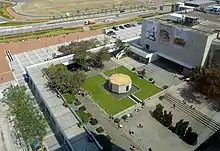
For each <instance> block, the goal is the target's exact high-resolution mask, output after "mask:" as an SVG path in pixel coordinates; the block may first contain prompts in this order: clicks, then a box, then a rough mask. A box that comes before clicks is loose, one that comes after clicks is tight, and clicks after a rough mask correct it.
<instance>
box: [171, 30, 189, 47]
mask: <svg viewBox="0 0 220 151" xmlns="http://www.w3.org/2000/svg"><path fill="white" fill-rule="evenodd" d="M187 39H188V31H186V30H183V29H178V28H177V29H176V30H175V35H174V40H173V43H174V44H175V45H177V46H181V47H184V46H185V44H186V41H187Z"/></svg>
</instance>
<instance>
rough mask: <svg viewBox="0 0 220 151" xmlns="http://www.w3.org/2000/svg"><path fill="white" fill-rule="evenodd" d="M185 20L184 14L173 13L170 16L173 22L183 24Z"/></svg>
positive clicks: (169, 18)
mask: <svg viewBox="0 0 220 151" xmlns="http://www.w3.org/2000/svg"><path fill="white" fill-rule="evenodd" d="M184 19H185V15H184V14H177V13H173V14H170V15H169V16H168V20H170V21H173V22H182V21H183V20H184Z"/></svg>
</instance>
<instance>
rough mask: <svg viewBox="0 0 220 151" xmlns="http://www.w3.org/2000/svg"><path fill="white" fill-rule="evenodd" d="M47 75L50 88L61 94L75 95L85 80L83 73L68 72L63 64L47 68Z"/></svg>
mask: <svg viewBox="0 0 220 151" xmlns="http://www.w3.org/2000/svg"><path fill="white" fill-rule="evenodd" d="M47 75H48V77H49V78H50V81H49V86H50V88H51V89H52V90H55V89H57V90H58V91H60V92H61V93H72V94H75V93H76V92H77V91H78V90H79V88H80V87H81V85H82V84H83V83H84V81H85V80H86V76H85V74H84V73H83V72H70V71H69V70H68V69H67V67H66V66H65V65H63V64H58V65H51V66H50V67H48V69H47Z"/></svg>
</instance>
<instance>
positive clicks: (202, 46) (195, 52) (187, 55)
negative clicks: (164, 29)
mask: <svg viewBox="0 0 220 151" xmlns="http://www.w3.org/2000/svg"><path fill="white" fill-rule="evenodd" d="M146 26H147V21H146V20H145V21H143V25H142V37H141V45H142V46H143V48H146V44H149V45H150V50H151V51H153V52H154V51H155V52H157V54H158V55H159V56H162V57H164V58H167V59H169V60H171V61H174V62H176V63H178V64H180V65H183V66H185V67H187V68H192V67H194V66H196V65H198V66H201V65H203V64H204V63H205V59H206V56H207V54H208V51H209V48H210V45H211V42H212V40H213V39H214V38H215V37H216V36H217V35H210V36H207V35H204V34H202V33H199V32H194V31H192V30H191V31H190V30H189V32H188V39H187V41H186V44H185V46H184V47H180V46H177V45H175V44H174V43H173V40H174V32H175V27H173V28H172V29H171V30H170V31H171V32H170V38H171V40H170V41H171V42H169V43H166V44H164V43H161V41H160V40H159V31H160V27H161V24H160V23H158V26H157V31H156V41H152V40H149V39H147V38H146V33H147V31H146V29H147V27H146ZM204 53H205V56H204Z"/></svg>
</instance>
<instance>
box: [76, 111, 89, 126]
mask: <svg viewBox="0 0 220 151" xmlns="http://www.w3.org/2000/svg"><path fill="white" fill-rule="evenodd" d="M76 114H77V115H78V116H79V117H80V119H81V120H82V121H83V123H88V121H89V116H88V114H87V113H85V112H84V111H82V110H77V111H76Z"/></svg>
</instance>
